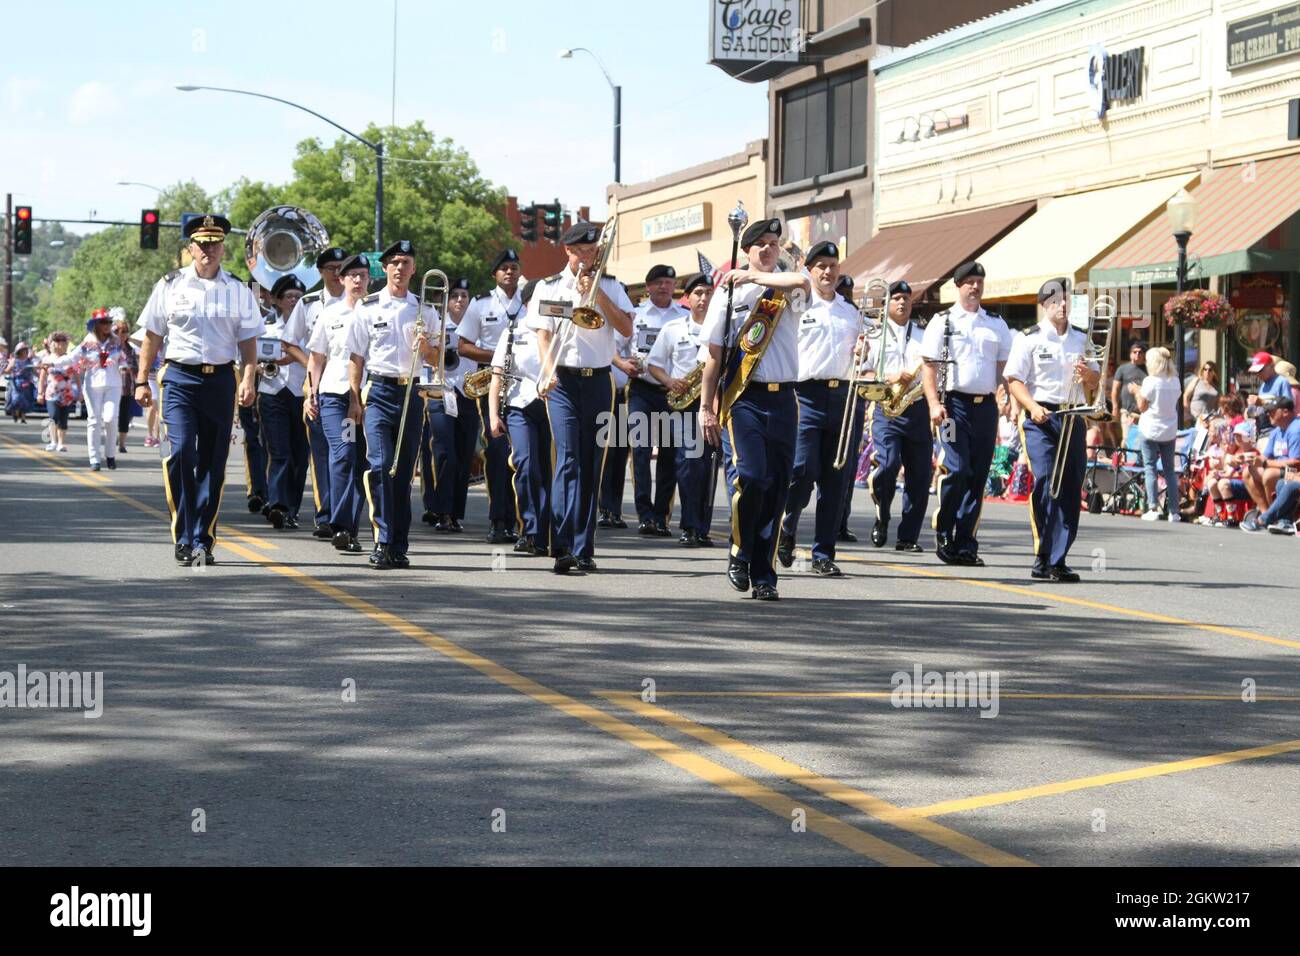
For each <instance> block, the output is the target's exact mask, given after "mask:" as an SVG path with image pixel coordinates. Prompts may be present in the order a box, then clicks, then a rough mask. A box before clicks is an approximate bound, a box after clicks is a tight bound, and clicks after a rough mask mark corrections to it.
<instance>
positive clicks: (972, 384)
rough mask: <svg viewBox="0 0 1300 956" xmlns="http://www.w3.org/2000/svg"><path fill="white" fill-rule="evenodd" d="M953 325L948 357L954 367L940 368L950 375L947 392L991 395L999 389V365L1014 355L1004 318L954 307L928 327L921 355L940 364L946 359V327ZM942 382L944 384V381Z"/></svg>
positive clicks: (934, 319)
mask: <svg viewBox="0 0 1300 956" xmlns="http://www.w3.org/2000/svg"><path fill="white" fill-rule="evenodd" d="M949 321H950V322H951V324H952V344H951V346H950V351H949V355H948V358H949V359H951V360H952V361H954V362H956V364H955V365H949V366H947V367H946V369H945V367H943V366H939V369H938V371H939V375H941V376H942V375H944V374H945V373H946V374H947V376H948V379H947V381H948V390H949V391H953V392H967V393H969V394H972V395H989V394H992V393H993V392H994V391H995V390H996V389H997V387H998V363H999V362H1005V361H1006V360H1007V359H1008V358H1009V357H1010V355H1011V330H1010V329H1008V328H1007V323H1006V322H1004V321H1003V320H1002V317H1001V316H997V315H989V314H988V313H987V312H985V311H984V310H983V309H980V310H979V312H967V311H966V310H965V309H963V308H962V307H961V306H960V305H954V306H953V307H952V308H951V309H949V310H948V311H947V312H946V313H944V312H940V313H939V314H938V315H936V316H935V317H934V318H932V319H931V320H930V323H929V325H927V326H926V327H925V335H923V336H922V338H921V354H922V355H923V356H925V358H926V359H929V360H931V361H938V360H939V359H940V358H942V357H943V344H944V327H945V326H946V325H947V324H948V322H949ZM940 381H943V379H942V378H941V379H940Z"/></svg>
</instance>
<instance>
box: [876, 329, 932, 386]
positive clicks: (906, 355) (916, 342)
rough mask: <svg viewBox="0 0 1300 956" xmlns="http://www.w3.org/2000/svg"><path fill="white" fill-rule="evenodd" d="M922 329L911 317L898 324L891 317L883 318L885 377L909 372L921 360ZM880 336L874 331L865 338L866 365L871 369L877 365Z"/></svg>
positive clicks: (878, 361)
mask: <svg viewBox="0 0 1300 956" xmlns="http://www.w3.org/2000/svg"><path fill="white" fill-rule="evenodd" d="M924 334H925V333H924V330H923V329H922V328H921V326H920V325H919V324H918V323H917V322H916V321H914V320H913V319H908V320H907V321H906V322H904V323H903V324H902V325H899V324H898V323H897V322H895V321H894V320H893V319H890V318H886V319H885V332H884V348H885V378H888V377H889V376H890V375H893V374H895V373H897V372H911V371H912V370H913V369H915V368H916V367H917V365H918V364H919V363H920V361H921V339H922V337H923V336H924ZM880 341H881V340H880V338H879V337H878V336H877V334H876V332H874V331H873V332H872V333H871V337H870V338H868V339H867V367H868V368H870V369H872V370H873V371H874V370H875V369H877V368H878V367H879V363H880V353H879V352H877V351H876V350H877V349H878V348H879V347H880Z"/></svg>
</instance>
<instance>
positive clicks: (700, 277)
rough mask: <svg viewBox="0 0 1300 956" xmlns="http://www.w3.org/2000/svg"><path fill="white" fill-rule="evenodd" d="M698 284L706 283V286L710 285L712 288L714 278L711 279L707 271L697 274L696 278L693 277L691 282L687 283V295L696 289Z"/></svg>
mask: <svg viewBox="0 0 1300 956" xmlns="http://www.w3.org/2000/svg"><path fill="white" fill-rule="evenodd" d="M697 285H706V286H708V287H709V288H710V289H712V288H713V280H712V279H710V278H709V277H708V275H707V274H706V273H703V272H701V273H700V274H699V275H697V276H696V277H695V278H694V279H692V280H691V281H690V282H688V283H686V294H687V295H690V294H691V290H692V289H694V288H695V287H696V286H697Z"/></svg>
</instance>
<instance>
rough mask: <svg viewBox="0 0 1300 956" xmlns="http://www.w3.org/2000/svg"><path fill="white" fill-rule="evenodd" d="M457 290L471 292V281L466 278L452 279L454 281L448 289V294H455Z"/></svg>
mask: <svg viewBox="0 0 1300 956" xmlns="http://www.w3.org/2000/svg"><path fill="white" fill-rule="evenodd" d="M457 289H462V290H464V291H465V292H468V291H469V279H467V278H466V277H465V276H461V277H460V278H459V279H452V280H451V285H450V286H448V287H447V291H448V292H455V291H456V290H457Z"/></svg>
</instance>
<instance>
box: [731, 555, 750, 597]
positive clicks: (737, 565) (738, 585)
mask: <svg viewBox="0 0 1300 956" xmlns="http://www.w3.org/2000/svg"><path fill="white" fill-rule="evenodd" d="M727 580H728V581H730V582H731V586H732V587H733V588H735V589H736V590H737V591H740V592H741V593H742V594H743V593H744V592H746V591H748V590H749V566H748V565H746V564H745V563H743V562H741V561H738V560H736V559H735V558H731V559H729V560H728V562H727Z"/></svg>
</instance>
